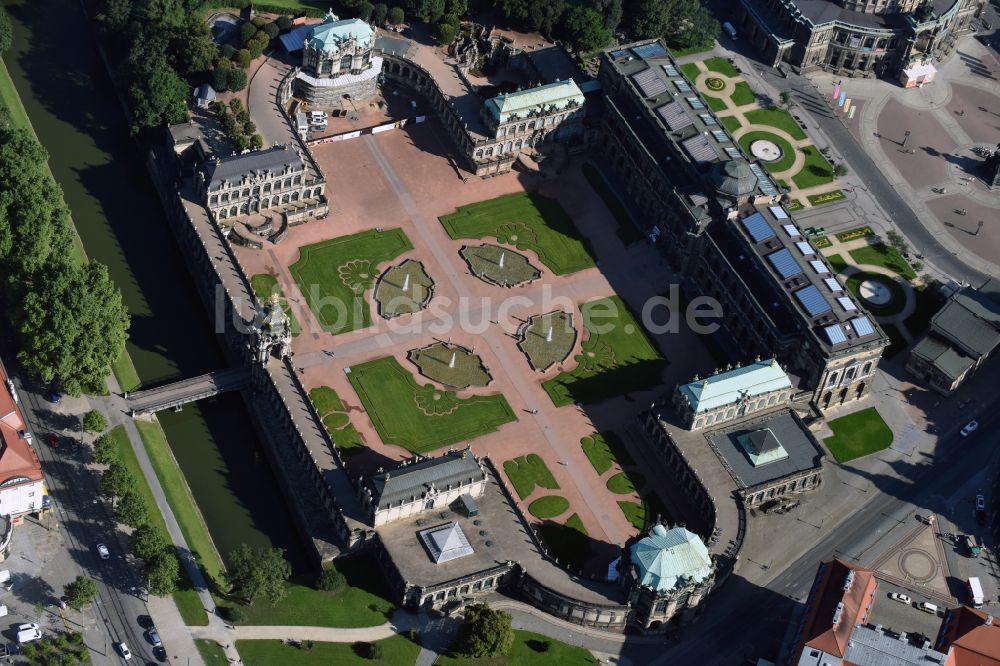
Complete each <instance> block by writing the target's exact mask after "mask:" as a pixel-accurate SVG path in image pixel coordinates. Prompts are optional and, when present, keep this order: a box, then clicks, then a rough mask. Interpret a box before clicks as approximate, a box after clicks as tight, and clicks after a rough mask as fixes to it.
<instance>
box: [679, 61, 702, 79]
mask: <svg viewBox="0 0 1000 666" xmlns="http://www.w3.org/2000/svg"><path fill="white" fill-rule="evenodd" d="M680 70H681V71H682V72H684V76H686V77H687V78H688V81H690V82H691V83H694V80H695V79H697V78H698V76H699V75H700V74H701V68H700V67H698V65H697V64H695V63H693V62H689V63H686V64H684V65H681V67H680Z"/></svg>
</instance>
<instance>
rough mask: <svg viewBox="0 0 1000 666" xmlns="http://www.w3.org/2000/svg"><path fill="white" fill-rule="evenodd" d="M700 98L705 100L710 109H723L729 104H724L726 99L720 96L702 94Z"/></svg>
mask: <svg viewBox="0 0 1000 666" xmlns="http://www.w3.org/2000/svg"><path fill="white" fill-rule="evenodd" d="M702 99H704V100H705V104H707V105H708V108H710V109H712V111H725V110H726V109H728V108H729V105H728V104H726V100H724V99H722V98H721V97H712V96H711V95H704V96H703V97H702Z"/></svg>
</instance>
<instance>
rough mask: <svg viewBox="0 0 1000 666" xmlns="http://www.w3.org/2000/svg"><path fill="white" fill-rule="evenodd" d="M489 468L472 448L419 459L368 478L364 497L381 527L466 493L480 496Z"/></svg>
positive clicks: (457, 498) (372, 517)
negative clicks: (484, 465) (474, 453)
mask: <svg viewBox="0 0 1000 666" xmlns="http://www.w3.org/2000/svg"><path fill="white" fill-rule="evenodd" d="M485 487H486V471H485V470H484V469H483V465H482V462H480V461H479V459H477V458H476V457H475V456H474V455H472V451H471V450H470V449H464V450H462V451H450V452H448V453H446V454H444V455H443V456H440V457H437V458H430V459H422V460H421V459H416V460H414V461H412V462H407V463H404V464H403V465H402V466H401V467H399V468H397V469H394V470H392V471H390V472H380V473H378V474H376V475H374V476H372V477H370V478H368V479H366V480H365V482H364V484H363V485H362V487H361V489H360V497H361V501H362V504H363V505H364V507H365V509H366V511H367V512H368V516H369V517H370V518H371V522H372V525H374V526H375V527H379V526H381V525H385V524H387V523H392V522H395V521H397V520H404V519H406V518H409V517H410V516H413V515H416V514H418V513H422V512H424V511H431V510H434V509H440V508H445V507H448V506H449V505H451V504H452V503H453V502H456V501H459V499H460V498H461V497H462V496H469V497H471V498H473V499H474V498H476V497H479V496H480V495H482V494H483V490H484V489H485Z"/></svg>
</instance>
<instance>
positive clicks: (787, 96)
mask: <svg viewBox="0 0 1000 666" xmlns="http://www.w3.org/2000/svg"><path fill="white" fill-rule="evenodd" d="M778 99H780V100H781V106H783V107H785V108H786V109H790V108H792V107H793V106H795V99H794V98H793V97H792V92H791V91H790V90H782V91H781V94H780V95H778Z"/></svg>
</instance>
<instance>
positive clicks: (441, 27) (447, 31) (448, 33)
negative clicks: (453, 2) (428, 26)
mask: <svg viewBox="0 0 1000 666" xmlns="http://www.w3.org/2000/svg"><path fill="white" fill-rule="evenodd" d="M437 30H438V43H439V44H441V46H448V45H449V44H451V43H452V42H453V41H455V35H456V34H458V31H457V30H456V29H455V26H453V25H452V24H450V23H440V24H438V27H437Z"/></svg>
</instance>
